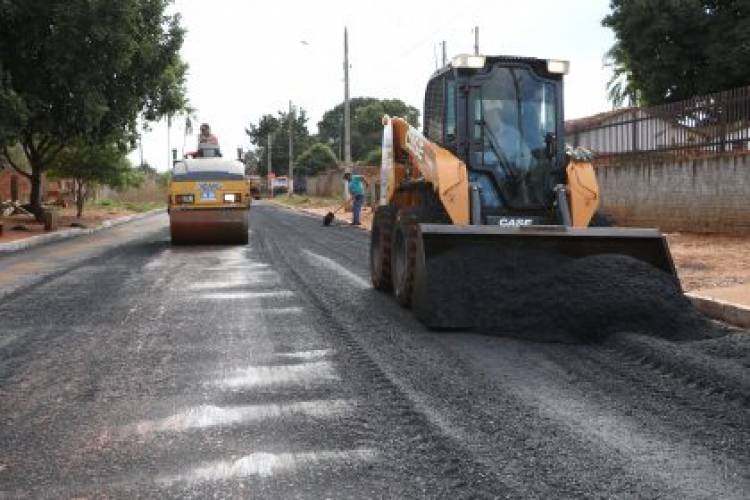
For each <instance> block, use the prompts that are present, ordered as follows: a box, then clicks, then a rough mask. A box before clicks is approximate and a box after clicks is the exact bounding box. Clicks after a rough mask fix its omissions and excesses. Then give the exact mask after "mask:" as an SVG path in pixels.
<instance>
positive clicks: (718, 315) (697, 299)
mask: <svg viewBox="0 0 750 500" xmlns="http://www.w3.org/2000/svg"><path fill="white" fill-rule="evenodd" d="M685 296H687V298H688V299H690V301H691V302H692V303H693V305H694V306H695V307H696V309H698V310H699V311H700V312H702V313H703V314H705V315H706V316H710V317H712V318H714V319H718V320H720V321H723V322H725V323H729V324H730V325H734V326H739V327H740V328H750V307H748V306H744V305H741V304H735V303H733V302H726V301H724V300H719V299H712V298H710V297H705V296H703V295H698V294H695V293H686V294H685Z"/></svg>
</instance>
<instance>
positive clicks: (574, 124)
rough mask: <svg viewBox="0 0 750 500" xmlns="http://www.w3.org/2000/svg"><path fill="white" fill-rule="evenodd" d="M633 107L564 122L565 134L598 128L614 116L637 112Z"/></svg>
mask: <svg viewBox="0 0 750 500" xmlns="http://www.w3.org/2000/svg"><path fill="white" fill-rule="evenodd" d="M637 109H638V108H635V107H628V108H619V109H613V110H611V111H605V112H603V113H597V114H595V115H591V116H584V117H583V118H576V119H574V120H566V121H565V132H567V133H569V134H571V133H575V132H578V131H580V130H589V129H592V128H596V127H599V126H601V125H603V124H604V122H606V121H607V120H609V119H611V118H614V117H616V116H620V115H624V114H625V113H628V112H630V111H634V110H637Z"/></svg>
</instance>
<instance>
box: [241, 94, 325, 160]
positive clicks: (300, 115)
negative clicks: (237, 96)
mask: <svg viewBox="0 0 750 500" xmlns="http://www.w3.org/2000/svg"><path fill="white" fill-rule="evenodd" d="M289 121H290V117H289V112H287V111H279V112H278V113H277V115H276V116H273V115H263V116H262V117H261V118H260V120H258V123H251V124H250V126H249V127H248V128H246V129H245V133H246V134H247V135H248V137H249V138H250V143H251V144H252V145H253V146H255V148H256V151H257V159H258V171H259V173H260V175H266V174H268V172H267V169H268V163H267V158H268V136H269V134H270V135H271V136H272V145H271V169H272V170H273V172H274V173H275V174H276V175H287V174H288V173H289ZM307 121H308V118H307V112H306V111H305V110H304V109H301V108H300V109H299V110H298V111H297V112H295V113H294V121H293V123H292V137H293V142H294V156H295V158H296V157H297V156H299V154H300V153H301V152H303V151H305V150H306V149H307V148H309V147H310V145H311V144H312V143H313V138H312V137H310V132H309V131H308V130H307Z"/></svg>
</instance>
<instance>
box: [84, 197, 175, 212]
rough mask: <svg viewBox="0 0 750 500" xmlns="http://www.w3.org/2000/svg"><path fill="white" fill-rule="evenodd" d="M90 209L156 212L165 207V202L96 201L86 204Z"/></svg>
mask: <svg viewBox="0 0 750 500" xmlns="http://www.w3.org/2000/svg"><path fill="white" fill-rule="evenodd" d="M87 206H88V207H90V208H104V209H110V210H113V211H118V212H119V211H128V212H137V213H143V212H148V211H149V210H156V209H157V208H164V207H166V206H167V204H166V202H159V201H120V200H109V199H106V200H96V201H90V202H88V203H87Z"/></svg>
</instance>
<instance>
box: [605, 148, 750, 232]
mask: <svg viewBox="0 0 750 500" xmlns="http://www.w3.org/2000/svg"><path fill="white" fill-rule="evenodd" d="M596 170H597V177H598V180H599V186H600V188H601V191H602V204H603V205H602V208H603V210H604V212H605V213H607V214H609V215H611V216H612V217H613V218H614V220H615V221H616V222H617V224H618V225H623V226H641V227H658V228H660V229H661V230H662V231H695V232H726V233H743V234H750V155H729V156H720V157H708V158H701V159H683V160H669V161H652V162H647V161H642V162H634V163H621V164H615V165H608V166H602V167H597V169H596Z"/></svg>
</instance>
